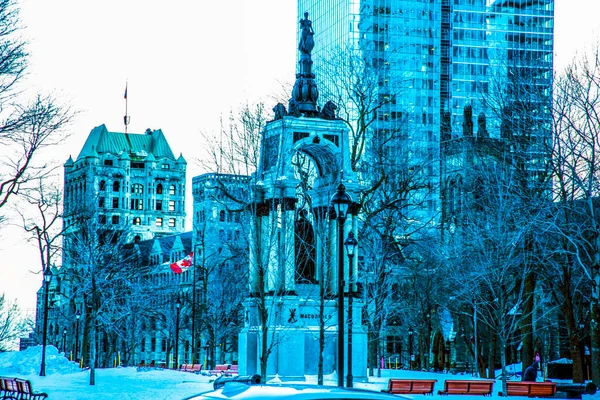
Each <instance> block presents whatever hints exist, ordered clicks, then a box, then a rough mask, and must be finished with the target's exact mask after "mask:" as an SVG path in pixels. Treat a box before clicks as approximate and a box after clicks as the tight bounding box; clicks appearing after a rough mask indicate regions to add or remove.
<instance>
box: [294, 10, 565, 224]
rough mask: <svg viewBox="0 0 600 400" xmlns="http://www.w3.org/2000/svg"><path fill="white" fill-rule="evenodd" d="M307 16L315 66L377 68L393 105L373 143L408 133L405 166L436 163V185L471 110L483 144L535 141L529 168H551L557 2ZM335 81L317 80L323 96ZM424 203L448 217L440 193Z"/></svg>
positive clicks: (403, 144) (401, 142)
mask: <svg viewBox="0 0 600 400" xmlns="http://www.w3.org/2000/svg"><path fill="white" fill-rule="evenodd" d="M304 12H308V13H309V15H310V17H311V19H312V21H313V27H314V30H315V48H314V50H313V58H314V59H315V64H316V65H318V64H319V63H320V62H321V61H320V59H321V60H323V59H328V58H330V57H331V56H332V55H333V54H335V52H336V51H339V49H340V48H344V49H349V48H350V49H353V50H354V51H355V52H357V53H359V54H361V55H362V56H363V57H365V59H367V60H368V64H369V65H370V68H372V69H373V73H374V74H377V75H378V82H379V86H378V90H379V93H380V98H382V99H384V98H386V96H387V98H389V99H390V101H389V102H386V103H385V104H383V105H382V107H380V108H379V109H378V110H377V116H376V121H375V124H374V125H373V132H372V133H373V136H371V137H374V138H376V137H377V135H378V132H381V131H385V130H388V131H389V130H394V129H396V130H397V131H401V134H399V135H395V140H394V141H390V142H388V143H389V144H388V146H392V147H393V150H392V151H395V152H397V153H398V154H404V157H396V159H397V160H398V161H397V162H398V163H403V162H405V161H406V160H407V159H412V160H413V162H414V163H415V164H419V163H420V161H417V160H427V161H428V162H424V163H422V167H423V170H424V174H425V175H426V176H429V177H430V178H431V182H432V183H433V184H434V185H433V186H437V185H435V183H437V182H439V179H440V172H439V163H438V162H436V161H433V160H439V156H440V143H441V141H443V140H446V139H451V138H453V137H460V136H462V135H463V123H464V115H465V111H466V110H468V111H467V112H466V113H467V114H468V115H472V116H473V119H474V120H475V123H474V129H471V130H472V131H473V134H474V135H476V136H477V135H480V136H485V135H488V136H489V137H492V138H500V137H514V136H519V135H521V136H526V137H527V139H528V140H527V143H528V145H527V146H528V148H527V149H526V150H525V153H526V154H527V159H526V160H524V162H526V163H528V164H529V165H530V168H538V167H535V166H536V165H537V166H540V165H543V160H544V159H545V158H547V152H546V150H545V148H544V144H548V143H549V141H550V140H549V139H550V138H551V129H550V122H551V117H550V113H549V105H550V95H551V82H552V68H553V47H554V40H553V31H554V29H553V24H554V0H536V1H531V0H298V15H302V14H303V13H304ZM336 79H338V77H335V76H322V75H319V74H318V73H317V81H318V84H319V88H320V90H321V92H323V91H324V90H325V89H326V86H327V85H335V84H336ZM483 115H485V117H483ZM374 143H375V145H377V142H376V141H374ZM367 154H368V153H367ZM423 200H424V201H422V202H421V204H422V211H425V212H428V213H434V214H435V213H436V212H437V211H439V207H440V202H439V190H433V191H430V192H429V193H427V194H424V198H423Z"/></svg>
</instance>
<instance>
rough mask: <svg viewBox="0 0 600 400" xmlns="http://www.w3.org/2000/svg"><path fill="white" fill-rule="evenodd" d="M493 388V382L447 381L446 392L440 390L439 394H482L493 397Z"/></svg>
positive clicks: (484, 380) (482, 380)
mask: <svg viewBox="0 0 600 400" xmlns="http://www.w3.org/2000/svg"><path fill="white" fill-rule="evenodd" d="M493 387H494V381H493V380H486V379H477V380H466V379H464V380H462V379H461V380H458V379H457V380H452V379H447V380H446V381H444V390H439V391H438V394H442V395H448V394H482V395H484V396H491V395H492V389H493Z"/></svg>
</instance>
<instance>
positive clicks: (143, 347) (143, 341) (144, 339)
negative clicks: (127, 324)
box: [140, 338, 146, 351]
mask: <svg viewBox="0 0 600 400" xmlns="http://www.w3.org/2000/svg"><path fill="white" fill-rule="evenodd" d="M140 350H141V351H146V338H142V344H141V349H140Z"/></svg>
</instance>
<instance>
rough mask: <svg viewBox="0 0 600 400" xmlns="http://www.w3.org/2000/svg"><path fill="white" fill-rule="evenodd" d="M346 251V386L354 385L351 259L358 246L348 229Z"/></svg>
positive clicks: (345, 243)
mask: <svg viewBox="0 0 600 400" xmlns="http://www.w3.org/2000/svg"><path fill="white" fill-rule="evenodd" d="M344 246H346V253H347V254H348V276H349V277H350V279H349V282H348V283H349V285H348V375H346V386H347V387H352V386H353V385H354V382H353V380H354V377H353V376H352V302H353V299H354V274H353V273H352V266H353V264H352V261H353V260H354V250H355V249H356V246H358V241H357V240H356V239H355V238H354V232H352V231H350V233H348V237H347V238H346V241H345V242H344Z"/></svg>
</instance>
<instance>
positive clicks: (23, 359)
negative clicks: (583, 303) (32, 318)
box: [0, 346, 600, 400]
mask: <svg viewBox="0 0 600 400" xmlns="http://www.w3.org/2000/svg"><path fill="white" fill-rule="evenodd" d="M40 363H41V346H35V347H30V348H28V349H27V350H25V351H23V352H7V353H0V376H7V377H20V378H23V379H27V380H29V381H31V383H32V385H33V390H34V392H36V393H38V392H45V393H47V394H48V398H49V399H61V400H112V399H119V400H134V399H135V400H140V399H153V400H174V399H183V398H185V397H187V396H192V395H195V394H198V393H202V392H206V391H209V390H212V383H211V382H212V381H213V380H214V379H215V378H214V377H208V376H203V375H197V374H192V373H189V372H179V371H173V370H154V369H148V370H142V371H137V370H136V368H134V367H126V368H106V369H100V368H99V369H96V385H94V386H90V385H89V371H81V370H79V369H78V368H77V365H76V363H73V362H69V361H68V360H67V359H66V358H65V357H64V354H63V353H59V352H58V350H57V349H56V348H55V347H54V346H48V347H47V350H46V376H44V377H40V376H38V373H39V368H40ZM508 368H510V369H509V371H513V370H514V371H520V370H521V368H520V364H515V365H511V366H508ZM499 372H500V371H496V375H497V376H499V375H500V373H499ZM374 375H377V374H376V373H374ZM390 377H394V378H401V379H435V380H437V382H436V383H435V385H434V393H437V391H438V390H443V388H444V381H445V380H446V379H477V378H473V377H472V376H471V375H470V374H456V375H454V374H444V373H434V372H421V371H408V370H390V369H388V370H386V369H382V370H381V377H377V376H372V377H369V378H368V379H369V381H368V382H355V384H354V387H357V388H362V389H369V390H374V391H380V390H381V389H384V388H386V387H387V383H388V380H389V379H390ZM316 378H317V377H316V376H314V375H309V376H306V382H302V383H308V384H314V383H316ZM514 379H520V378H518V377H516V378H514ZM542 379H543V378H542V375H541V372H539V375H538V380H540V381H541V380H542ZM276 381H277V382H279V380H278V379H277V378H275V379H273V380H271V381H269V383H277V382H276ZM324 383H325V385H329V386H335V385H336V383H337V375H336V374H335V373H334V374H332V375H327V376H325V377H324ZM500 391H501V382H500V381H499V380H498V381H496V383H494V387H493V391H492V395H491V396H489V397H486V399H495V400H499V399H501V398H503V397H500V396H499V395H498V392H500ZM435 396H437V394H434V396H432V397H435ZM438 397H439V396H438ZM396 398H398V399H402V398H404V399H412V398H415V399H416V398H422V395H403V396H396ZM511 398H512V399H513V400H525V399H527V397H521V396H512V397H511ZM582 398H583V400H598V399H600V392H597V393H596V395H594V396H590V395H587V394H584V395H583V396H582ZM444 400H464V396H461V395H447V396H444Z"/></svg>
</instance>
